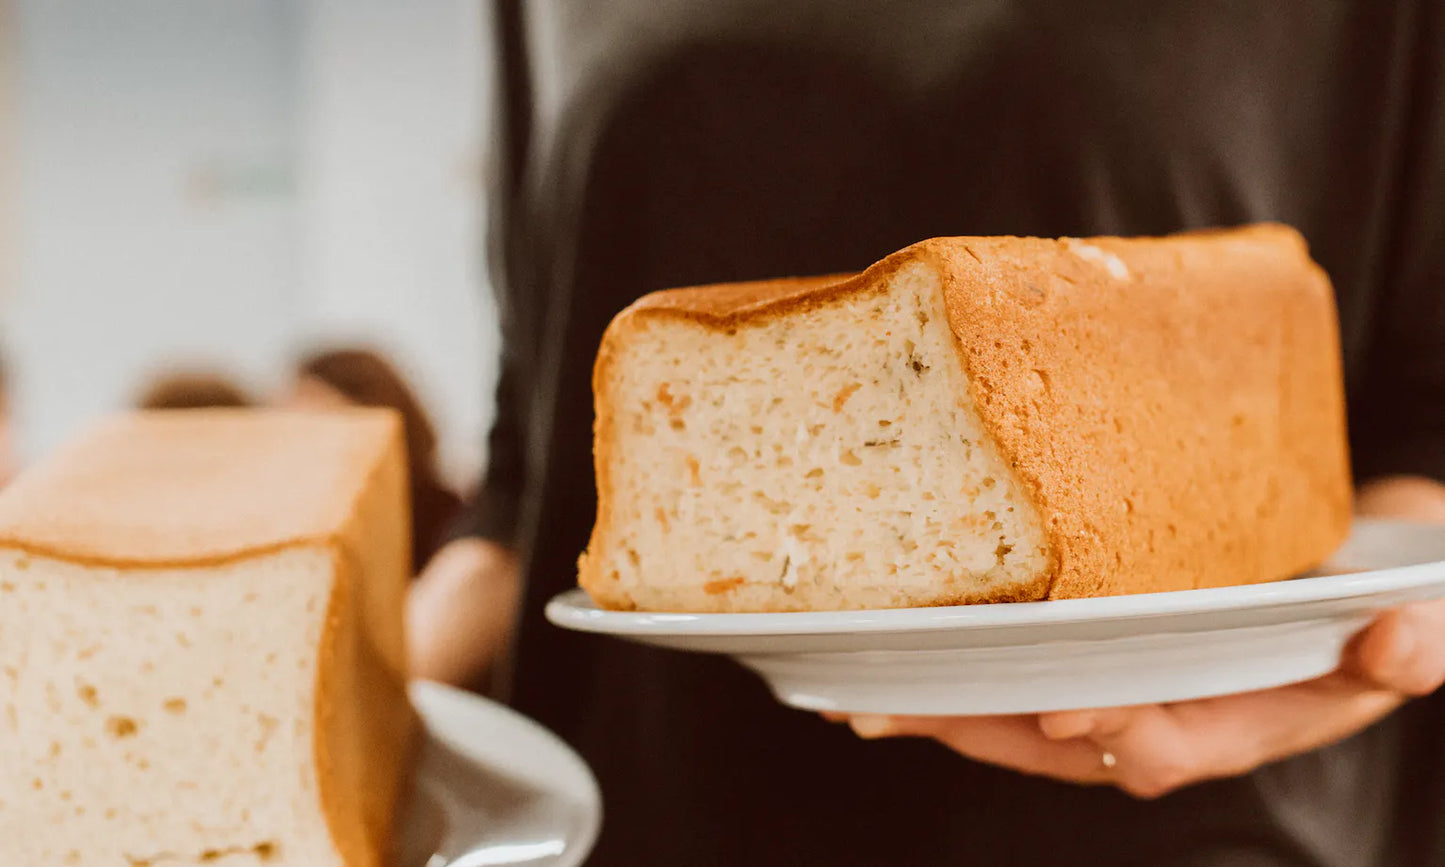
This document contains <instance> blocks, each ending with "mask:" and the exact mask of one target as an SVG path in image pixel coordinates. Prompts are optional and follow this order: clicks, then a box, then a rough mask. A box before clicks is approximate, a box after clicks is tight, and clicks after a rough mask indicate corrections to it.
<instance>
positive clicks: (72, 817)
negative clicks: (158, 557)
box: [0, 548, 342, 867]
mask: <svg viewBox="0 0 1445 867" xmlns="http://www.w3.org/2000/svg"><path fill="white" fill-rule="evenodd" d="M333 579H334V568H333V565H332V559H331V556H330V554H329V553H328V552H327V551H326V550H324V549H318V548H310V549H306V548H298V549H292V550H288V551H284V552H281V553H277V554H272V555H268V556H265V557H261V558H257V559H254V560H250V561H246V562H243V563H236V564H231V565H227V566H223V567H219V568H217V569H215V570H214V571H212V572H210V573H209V574H207V575H205V576H203V577H202V576H198V575H195V574H191V573H190V572H189V570H183V569H181V570H176V569H170V570H147V571H140V570H137V571H133V572H127V573H125V574H117V573H115V572H113V571H110V570H103V569H95V568H91V567H84V566H77V565H74V564H70V563H65V562H61V561H56V560H51V559H48V558H43V557H33V556H31V555H28V554H24V553H17V552H13V551H10V552H4V553H0V661H3V668H0V767H4V768H5V773H4V774H0V864H36V865H40V864H45V865H76V867H173V865H196V864H209V863H216V864H222V865H231V864H235V865H268V867H291V865H296V867H301V865H305V867H312V865H314V867H324V865H340V864H341V863H342V862H341V861H340V860H339V856H338V854H337V852H336V849H335V847H334V846H333V845H332V842H331V836H330V833H329V831H328V826H327V822H326V818H325V816H323V815H322V810H321V804H320V801H319V799H318V779H317V768H316V762H315V760H314V753H315V744H314V738H315V736H316V724H317V723H316V713H315V711H316V702H315V688H316V682H317V666H318V647H319V646H320V642H321V636H322V630H323V623H324V620H325V617H326V614H327V605H328V597H329V595H330V592H331V586H332V582H333Z"/></svg>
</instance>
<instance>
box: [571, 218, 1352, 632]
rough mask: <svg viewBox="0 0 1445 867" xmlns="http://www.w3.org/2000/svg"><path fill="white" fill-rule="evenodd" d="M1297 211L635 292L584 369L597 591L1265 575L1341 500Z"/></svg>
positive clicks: (601, 595) (980, 591)
mask: <svg viewBox="0 0 1445 867" xmlns="http://www.w3.org/2000/svg"><path fill="white" fill-rule="evenodd" d="M1334 317H1335V314H1334V309H1333V297H1332V293H1331V291H1330V287H1329V282H1328V280H1327V279H1326V277H1325V276H1324V274H1323V272H1322V271H1321V270H1320V269H1319V268H1318V267H1317V266H1315V265H1314V264H1313V263H1312V262H1311V261H1310V259H1309V256H1308V253H1307V252H1306V250H1305V247H1304V245H1303V242H1302V241H1301V240H1300V238H1299V236H1298V235H1297V234H1295V233H1294V232H1293V231H1291V230H1289V229H1286V228H1283V227H1277V226H1258V227H1250V228H1246V229H1241V230H1234V231H1220V232H1208V233H1191V234H1186V235H1179V236H1173V237H1169V238H1162V239H1119V238H1097V239H1088V240H1077V239H1064V240H1059V241H1054V240H1043V239H1032V238H941V239H934V240H930V241H925V242H923V243H920V244H917V245H914V246H912V247H910V248H907V249H905V250H903V251H901V252H899V253H897V254H895V255H893V256H891V257H889V258H887V259H885V260H883V261H882V262H880V263H879V264H877V265H875V266H873V267H872V268H870V269H868V270H867V271H866V272H864V273H862V274H860V275H855V276H851V277H831V278H815V279H802V280H779V281H769V282H763V283H748V284H729V285H722V286H710V287H699V288H693V289H681V290H671V291H668V292H661V293H654V294H653V295H650V296H647V297H645V298H643V299H642V300H640V301H639V302H638V303H636V304H634V305H633V306H632V307H630V308H628V310H626V311H624V312H623V313H622V314H620V315H619V316H618V317H617V319H616V320H614V322H613V323H612V325H611V326H610V327H609V329H608V331H607V334H606V336H605V337H604V339H603V345H602V348H601V350H600V352H599V356H598V362H597V366H596V370H595V373H594V390H595V394H596V400H597V407H596V408H597V425H596V465H597V480H598V493H599V511H598V519H597V524H596V528H595V530H594V533H593V537H592V541H591V543H590V545H589V548H588V551H587V553H586V554H585V555H584V557H583V558H582V561H581V564H580V579H581V583H582V585H583V586H584V587H585V588H586V589H587V590H588V591H589V593H590V594H591V595H592V596H593V598H594V599H595V600H596V601H598V603H599V604H602V605H604V606H607V607H613V608H641V609H647V610H677V611H786V610H820V609H843V608H886V607H905V606H913V605H944V604H959V603H975V602H996V601H1016V600H1029V599H1045V598H1067V597H1077V596H1096V595H1108V594H1118V593H1130V592H1147V591H1156V590H1170V589H1189V588H1194V587H1204V586H1218V585H1223V584H1238V583H1252V582H1257V581H1267V580H1277V579H1281V578H1285V577H1289V576H1290V575H1293V574H1296V573H1297V572H1299V571H1302V570H1304V569H1307V568H1308V567H1310V566H1312V565H1314V564H1316V563H1318V562H1319V561H1320V560H1322V559H1323V558H1324V557H1326V556H1327V555H1328V554H1329V553H1330V551H1332V550H1333V548H1334V547H1335V546H1336V545H1338V543H1339V542H1340V541H1341V540H1342V539H1343V536H1344V533H1345V532H1346V530H1347V527H1348V522H1349V513H1350V483H1349V473H1348V461H1347V454H1346V447H1345V436H1344V411H1343V396H1342V395H1343V385H1342V374H1341V371H1340V358H1339V345H1338V336H1337V333H1336V324H1335V318H1334Z"/></svg>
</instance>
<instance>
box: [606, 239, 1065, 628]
mask: <svg viewBox="0 0 1445 867" xmlns="http://www.w3.org/2000/svg"><path fill="white" fill-rule="evenodd" d="M611 363H612V369H613V370H615V371H616V379H615V381H614V382H613V383H612V384H611V388H612V389H613V390H612V391H611V392H610V395H609V398H610V405H611V406H612V407H615V409H614V413H615V414H614V415H613V416H612V417H611V418H610V419H609V422H608V423H609V425H610V430H609V431H608V432H607V434H606V435H609V436H612V437H615V438H616V439H615V444H614V445H613V447H612V448H611V449H610V450H609V451H608V458H609V460H610V463H609V464H608V465H607V467H606V468H605V471H606V473H607V476H608V478H609V479H610V480H611V481H612V484H613V487H612V489H611V491H612V497H611V500H610V503H609V510H610V521H611V523H610V527H609V529H610V533H609V534H608V535H607V537H606V541H605V542H604V543H603V544H602V546H601V548H600V551H601V552H602V553H600V555H599V560H598V562H597V563H596V564H595V568H596V570H597V574H598V575H599V579H598V580H597V581H596V582H595V583H594V584H593V585H592V588H590V589H596V590H599V591H601V592H602V593H604V594H606V595H607V596H608V597H609V598H613V599H616V600H618V601H619V602H621V603H622V604H631V605H638V606H644V607H649V608H669V609H678V610H704V611H706V610H730V609H733V608H735V607H752V606H765V607H769V608H776V609H785V610H786V609H810V608H867V607H896V606H906V605H916V604H940V603H944V602H961V601H966V600H972V599H986V598H1027V597H1029V596H1037V595H1039V594H1040V592H1041V589H1042V588H1041V586H1040V584H1039V579H1040V576H1041V575H1042V574H1043V573H1044V571H1045V569H1046V566H1047V559H1048V556H1047V550H1046V547H1045V540H1044V537H1043V534H1042V531H1041V528H1040V525H1039V518H1038V515H1037V513H1036V511H1035V509H1034V508H1033V506H1032V504H1031V502H1030V500H1029V499H1028V498H1027V497H1026V496H1025V495H1024V494H1023V492H1022V491H1021V490H1020V488H1019V485H1018V484H1017V482H1016V481H1015V479H1014V477H1013V474H1012V473H1011V472H1010V470H1009V468H1008V465H1007V464H1006V463H1005V462H1004V460H1003V459H1002V458H1001V456H1000V455H999V454H998V452H997V450H996V449H995V448H994V447H993V446H992V445H991V443H990V438H989V436H988V434H987V433H986V431H985V430H984V428H983V425H982V423H981V422H980V420H979V418H978V415H977V412H976V411H975V410H974V408H973V406H972V400H971V398H970V397H969V389H968V388H967V386H966V382H965V378H964V373H963V369H962V367H961V366H960V362H959V356H958V351H957V349H956V347H955V345H954V340H953V336H952V334H951V332H950V330H949V325H948V318H947V313H946V311H945V309H944V304H943V293H942V289H941V286H940V284H939V281H938V276H937V273H936V272H935V271H934V270H932V269H929V268H926V267H923V266H921V265H919V266H914V267H911V268H907V269H904V270H903V271H901V272H900V273H899V274H898V275H897V276H896V277H895V278H894V280H893V281H892V284H891V285H890V286H889V288H888V291H885V292H867V293H857V294H853V295H850V296H847V297H846V298H843V299H841V300H839V301H838V302H836V303H834V304H830V305H827V306H820V307H817V308H814V309H812V310H809V311H807V312H806V313H800V314H798V315H795V316H789V317H780V318H774V319H768V320H765V321H763V322H761V323H760V324H758V325H755V326H748V327H739V328H735V329H733V330H731V332H730V333H723V334H719V333H718V332H717V331H716V330H715V329H713V328H710V327H708V326H706V325H702V324H698V323H693V322H678V321H651V322H644V323H642V324H639V326H638V327H637V328H636V329H635V330H633V331H631V332H630V338H629V340H628V342H627V343H626V346H625V347H624V348H621V349H620V350H619V355H618V357H617V358H616V359H614V360H613V361H612V362H611Z"/></svg>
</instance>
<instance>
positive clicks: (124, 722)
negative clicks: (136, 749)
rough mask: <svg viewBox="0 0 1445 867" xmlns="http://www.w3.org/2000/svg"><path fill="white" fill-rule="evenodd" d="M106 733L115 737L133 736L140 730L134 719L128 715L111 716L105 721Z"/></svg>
mask: <svg viewBox="0 0 1445 867" xmlns="http://www.w3.org/2000/svg"><path fill="white" fill-rule="evenodd" d="M105 730H106V733H107V734H109V735H110V736H111V737H113V738H116V739H121V738H129V737H135V734H136V732H138V731H140V726H138V725H136V721H135V720H133V719H131V718H130V717H128V716H113V717H111V718H110V719H108V720H106V721H105Z"/></svg>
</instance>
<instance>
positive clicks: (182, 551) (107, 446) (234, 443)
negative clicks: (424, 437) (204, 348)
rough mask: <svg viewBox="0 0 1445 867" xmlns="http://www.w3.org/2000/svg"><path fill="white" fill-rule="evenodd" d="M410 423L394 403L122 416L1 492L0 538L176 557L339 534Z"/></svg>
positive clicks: (117, 560)
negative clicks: (303, 409) (319, 410)
mask: <svg viewBox="0 0 1445 867" xmlns="http://www.w3.org/2000/svg"><path fill="white" fill-rule="evenodd" d="M401 436H402V432H401V424H400V421H399V420H398V419H397V418H396V417H395V415H394V414H393V413H392V412H391V411H390V410H384V409H348V410H345V411H340V412H327V413H307V412H288V411H258V410H241V409H214V410H211V409H204V410H189V409H188V410H161V411H151V412H138V413H130V414H125V415H120V416H116V417H112V418H110V419H107V420H105V421H104V422H102V423H100V424H99V425H97V426H96V427H94V428H93V429H91V431H90V432H89V433H87V434H86V435H84V436H82V437H81V438H80V439H79V440H77V441H75V442H73V443H72V444H70V445H68V446H66V447H64V448H62V449H60V450H59V451H57V452H56V453H55V454H53V455H52V456H50V457H49V458H47V459H46V460H45V461H43V462H42V463H40V464H39V465H37V466H35V467H33V468H32V469H30V470H28V471H26V472H25V473H23V474H22V475H21V477H20V478H19V479H17V480H16V481H15V483H14V484H12V485H11V486H10V487H9V488H7V489H6V490H5V491H4V492H3V493H0V545H3V546H6V547H11V548H18V549H21V550H28V551H31V552H32V553H36V554H41V555H44V556H50V557H56V558H59V559H64V560H70V561H75V562H89V563H97V564H104V565H108V566H121V567H125V566H134V567H166V566H195V565H204V564H207V563H216V562H225V561H229V560H234V559H238V558H241V557H246V556H251V555H255V554H259V553H264V552H267V551H272V550H276V549H279V548H282V547H287V546H290V545H296V544H303V543H308V542H323V543H328V542H335V541H336V540H337V539H338V538H339V537H340V536H342V535H344V534H345V533H346V532H348V527H349V524H350V519H351V517H352V515H351V513H352V511H353V509H354V508H355V504H356V502H357V500H358V498H359V496H360V495H361V492H362V491H363V490H364V489H365V487H366V485H367V484H368V483H369V478H370V476H371V475H372V474H373V472H374V470H375V468H376V467H377V466H378V465H379V464H380V463H381V462H382V460H383V457H384V456H385V455H386V454H387V451H388V449H389V448H391V447H392V446H393V445H394V444H395V443H396V442H399V441H400V438H401ZM278 492H283V493H281V495H279V496H278Z"/></svg>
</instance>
